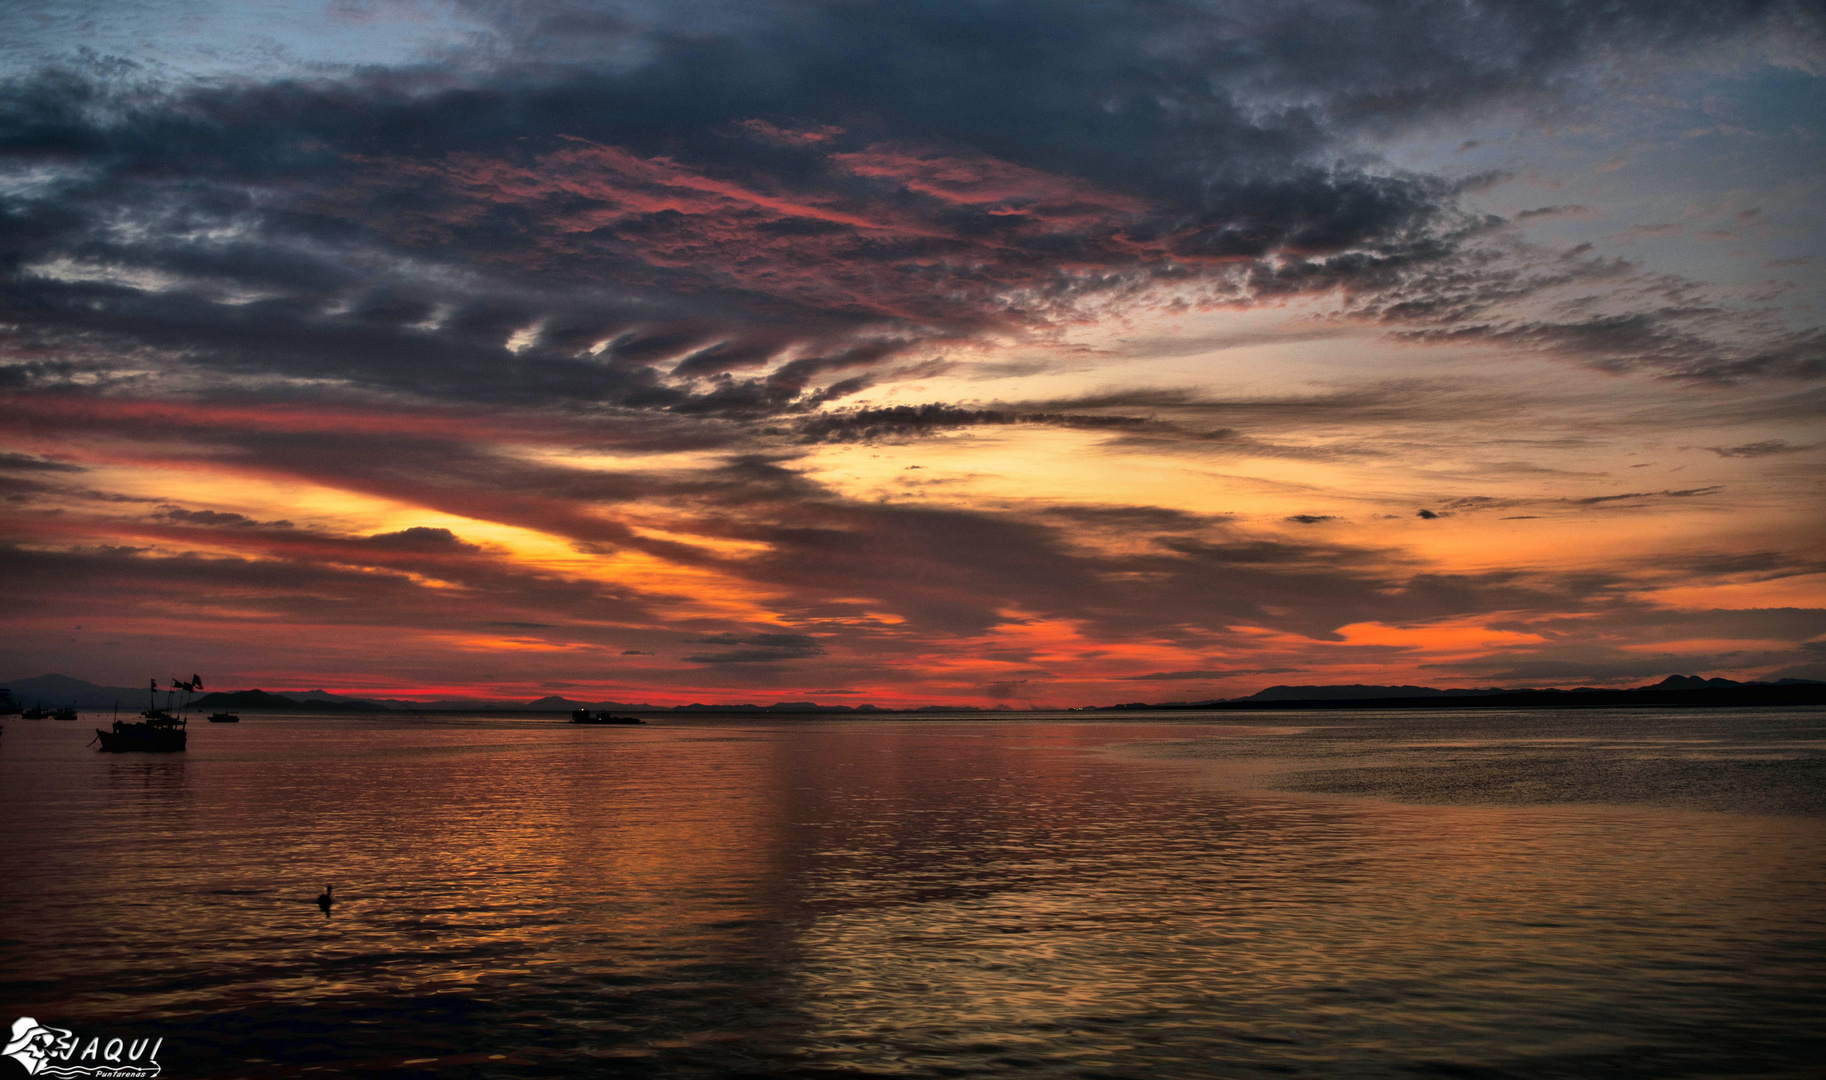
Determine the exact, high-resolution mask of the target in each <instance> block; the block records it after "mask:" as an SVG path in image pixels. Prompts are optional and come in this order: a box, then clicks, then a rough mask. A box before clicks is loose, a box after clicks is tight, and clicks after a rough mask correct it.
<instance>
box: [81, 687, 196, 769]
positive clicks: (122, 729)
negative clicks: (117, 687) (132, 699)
mask: <svg viewBox="0 0 1826 1080" xmlns="http://www.w3.org/2000/svg"><path fill="white" fill-rule="evenodd" d="M202 688H203V680H201V679H199V678H197V677H196V676H194V675H193V676H191V678H190V681H189V682H179V681H178V680H176V679H173V680H171V691H170V692H169V693H167V694H166V701H165V704H166V705H167V706H169V705H170V704H171V700H170V695H171V693H176V692H177V691H179V690H183V691H184V692H185V694H184V701H185V704H186V705H188V704H189V701H190V695H191V694H194V693H196V692H197V691H198V690H201V689H202ZM158 689H159V681H158V680H157V679H154V680H152V689H151V696H150V697H149V698H148V700H147V702H146V711H145V712H143V713H140V717H141V719H140V720H138V721H137V722H131V723H130V722H128V721H124V720H116V721H114V730H112V731H103V730H102V729H100V728H96V729H95V737H96V738H97V739H100V740H101V748H102V750H103V751H104V752H107V753H114V754H120V753H127V752H130V751H136V750H141V751H149V752H153V753H167V752H171V751H176V750H182V749H184V744H185V742H186V741H187V739H188V736H187V734H186V733H185V730H184V728H185V723H186V721H185V717H184V715H183V708H181V707H180V708H179V710H178V715H176V716H173V715H172V714H171V713H169V712H167V711H166V710H165V709H161V708H159V707H158Z"/></svg>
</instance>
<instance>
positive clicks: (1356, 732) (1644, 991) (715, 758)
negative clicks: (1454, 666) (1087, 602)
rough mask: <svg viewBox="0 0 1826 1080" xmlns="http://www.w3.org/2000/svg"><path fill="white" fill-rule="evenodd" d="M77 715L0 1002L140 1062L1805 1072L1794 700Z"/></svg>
mask: <svg viewBox="0 0 1826 1080" xmlns="http://www.w3.org/2000/svg"><path fill="white" fill-rule="evenodd" d="M101 719H104V718H101V717H93V716H88V715H85V716H84V718H83V721H84V722H82V723H78V724H70V723H58V722H55V721H21V720H19V719H17V718H8V719H7V720H6V722H5V733H4V735H3V736H0V815H3V817H0V822H3V827H4V839H3V841H0V856H3V857H0V936H3V937H4V941H3V942H0V1010H7V1011H4V1014H3V1015H0V1025H3V1024H6V1023H10V1021H11V1019H12V1018H13V1017H14V1016H19V1015H31V1016H34V1017H36V1018H37V1019H38V1020H40V1021H42V1022H45V1023H49V1024H53V1025H57V1026H61V1027H66V1028H73V1029H76V1030H78V1031H79V1033H80V1032H87V1031H98V1032H104V1033H109V1034H116V1035H122V1036H142V1035H143V1036H160V1037H163V1038H164V1039H165V1042H164V1044H163V1048H162V1050H161V1053H160V1060H161V1061H162V1062H163V1064H164V1066H165V1075H166V1076H170V1077H215V1076H222V1077H230V1076H249V1077H259V1076H305V1075H307V1074H309V1075H316V1074H319V1073H323V1072H337V1073H352V1074H359V1075H382V1074H386V1075H400V1076H406V1075H411V1076H428V1075H440V1076H458V1077H462V1076H477V1077H525V1076H549V1075H556V1076H568V1075H579V1074H590V1075H597V1074H601V1075H615V1076H636V1077H638V1076H743V1075H746V1076H825V1075H829V1076H839V1075H840V1076H846V1077H853V1076H895V1077H941V1076H942V1077H955V1076H977V1075H1002V1074H1020V1075H1023V1076H1036V1077H1138V1078H1139V1077H1174V1076H1197V1077H1202V1076H1238V1077H1253V1076H1289V1075H1293V1076H1352V1077H1383V1076H1387V1077H1411V1076H1416V1075H1427V1076H1455V1077H1509V1076H1515V1077H1524V1076H1525V1077H1548V1076H1552V1077H1560V1076H1580V1077H1585V1076H1644V1077H1649V1076H1652V1077H1676V1076H1743V1077H1751V1076H1756V1077H1764V1076H1809V1075H1811V1076H1818V1075H1822V1074H1823V1073H1826V1070H1823V1069H1822V1062H1826V1038H1823V1036H1822V1031H1826V710H1821V709H1794V710H1764V711H1742V712H1725V711H1719V712H1672V711H1670V712H1638V711H1628V712H1625V711H1616V712H1598V713H1592V712H1584V713H1570V712H1569V713H1544V712H1533V713H1507V714H1505V713H1484V712H1467V713H1424V714H1393V713H1380V714H1337V713H1327V714H1292V713H1274V714H1253V715H1241V714H1228V715H1223V716H1219V717H1216V718H1215V719H1213V718H1212V717H1210V716H1187V715H1185V714H1152V715H1142V716H1127V717H1125V718H1123V719H1121V720H1110V719H1108V718H1101V717H1100V718H1096V719H1087V718H1085V717H1084V716H1082V715H1072V714H1058V715H1051V714H1031V715H1030V714H1022V715H1021V716H1020V717H1019V718H1016V719H999V720H985V719H951V720H945V719H875V720H853V721H852V720H798V719H791V720H766V721H756V720H754V719H752V718H743V719H722V720H718V719H716V718H696V719H688V720H687V719H671V718H663V719H660V720H658V721H656V722H654V723H653V724H651V725H649V726H647V727H644V728H634V729H617V728H577V727H573V726H571V725H569V724H566V723H561V722H558V721H556V720H553V719H551V718H549V717H546V718H533V717H487V718H479V717H453V716H452V717H399V716H354V717H348V716H341V717H328V716H286V717H278V716H259V715H252V714H250V715H248V716H247V717H246V719H245V721H244V722H243V723H241V724H239V725H235V726H229V725H209V724H196V725H193V726H192V728H191V749H190V750H189V752H187V753H185V754H181V755H149V754H127V755H106V754H99V753H97V752H95V751H94V750H93V749H92V748H88V747H86V746H85V745H84V744H85V742H87V740H88V739H89V738H91V736H92V731H93V728H94V727H95V726H97V721H99V720H101ZM325 883H333V884H334V885H335V892H336V896H337V897H338V898H339V900H340V903H338V904H337V905H336V906H335V908H334V911H333V913H332V914H331V915H329V916H328V917H326V916H325V915H324V914H323V913H322V912H320V911H319V910H318V908H317V907H316V905H315V904H314V903H313V899H314V898H315V897H316V895H317V893H318V892H319V891H320V890H321V888H322V887H323V885H324V884H325ZM13 1067H14V1066H12V1065H10V1064H8V1065H4V1066H3V1067H0V1068H3V1069H6V1070H10V1069H12V1068H13ZM21 1075H23V1074H21Z"/></svg>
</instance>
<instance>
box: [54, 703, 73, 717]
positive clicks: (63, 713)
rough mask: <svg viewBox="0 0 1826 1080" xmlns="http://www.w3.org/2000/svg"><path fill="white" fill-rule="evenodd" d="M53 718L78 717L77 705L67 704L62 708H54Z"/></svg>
mask: <svg viewBox="0 0 1826 1080" xmlns="http://www.w3.org/2000/svg"><path fill="white" fill-rule="evenodd" d="M51 719H53V720H74V719H76V706H74V705H65V706H64V707H63V708H61V709H54V710H52V712H51Z"/></svg>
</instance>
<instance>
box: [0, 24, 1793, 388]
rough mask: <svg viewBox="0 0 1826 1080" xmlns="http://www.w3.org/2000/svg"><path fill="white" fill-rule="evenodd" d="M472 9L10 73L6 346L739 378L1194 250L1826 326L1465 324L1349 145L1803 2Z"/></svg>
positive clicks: (1683, 355)
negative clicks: (401, 38)
mask: <svg viewBox="0 0 1826 1080" xmlns="http://www.w3.org/2000/svg"><path fill="white" fill-rule="evenodd" d="M481 10H483V11H485V12H486V14H487V15H488V17H490V18H491V19H493V20H494V21H496V23H497V34H496V38H495V42H496V44H495V46H494V47H493V48H492V50H491V51H487V52H479V53H476V54H474V55H468V56H464V55H453V56H450V57H446V58H444V62H443V63H441V64H440V65H439V66H438V67H437V69H436V70H435V71H433V70H430V69H393V70H387V71H380V70H371V71H364V72H358V73H350V74H346V75H345V76H344V77H342V78H340V79H335V80H329V79H324V80H318V81H302V80H291V81H281V82H274V83H268V84H260V83H255V82H233V83H227V82H225V83H220V84H211V85H203V86H194V87H175V86H163V85H161V84H159V83H157V82H155V81H153V79H152V78H151V77H150V73H148V72H145V71H139V70H135V69H134V68H133V65H132V64H131V63H126V64H110V63H92V64H89V65H88V66H87V67H82V66H76V67H72V68H67V69H64V70H58V71H47V72H43V73H39V74H37V75H33V76H21V77H19V78H16V79H15V80H14V81H13V82H12V83H11V84H10V85H8V86H7V87H6V92H5V94H4V95H3V98H0V155H4V156H5V157H7V158H9V159H11V160H12V161H14V162H15V163H17V164H19V165H20V166H22V167H26V168H29V169H33V170H37V171H38V174H39V179H38V180H37V181H36V185H35V186H33V185H26V186H24V187H22V188H20V189H18V191H17V192H16V193H14V194H12V195H10V196H8V197H7V198H6V199H5V205H4V213H3V216H0V268H4V270H5V272H6V273H7V275H8V277H7V279H6V280H5V282H4V284H3V285H0V316H4V317H6V318H7V320H8V321H10V322H13V323H15V324H17V325H19V326H23V327H27V328H28V329H27V330H25V331H23V332H21V333H20V334H19V335H18V336H17V337H16V339H15V340H13V341H12V342H10V343H9V346H8V348H9V351H10V352H12V353H13V355H14V356H15V357H16V358H17V359H18V362H17V363H14V364H11V365H8V366H6V367H4V368H0V377H4V378H5V379H7V380H8V381H15V382H17V381H23V382H22V384H23V385H34V384H39V383H43V382H46V381H55V380H57V379H59V378H68V377H71V376H72V375H74V374H75V372H74V370H67V369H59V368H58V367H57V364H59V363H63V364H68V363H71V362H70V361H51V360H49V359H46V358H44V357H41V356H34V355H29V354H31V353H39V352H63V353H65V354H66V355H67V354H68V353H69V352H70V350H71V347H72V346H75V345H78V344H80V345H81V346H82V348H83V350H85V351H94V350H97V349H99V350H100V351H101V352H102V353H103V354H114V355H118V356H120V357H122V358H123V359H125V358H126V357H129V356H132V357H134V358H136V359H138V360H141V361H144V360H146V359H152V360H154V361H155V362H156V366H159V367H163V368H165V369H167V370H171V369H182V368H187V367H196V368H200V369H203V370H205V371H208V372H211V373H213V374H215V375H217V376H220V375H229V376H234V377H238V378H243V379H259V378H268V377H274V376H282V377H285V378H303V379H311V380H330V381H335V382H341V383H344V384H347V385H349V386H353V387H363V388H373V389H377V390H383V391H389V392H407V393H412V394H418V395H424V396H428V397H433V398H448V399H455V400H470V401H499V402H517V403H523V404H528V405H551V404H556V403H560V402H563V403H574V404H578V403H580V404H598V405H605V406H613V407H620V408H627V409H636V410H649V411H650V410H679V411H683V412H686V413H689V414H692V415H704V414H727V415H736V416H744V415H756V414H767V413H773V412H779V411H782V410H787V409H791V408H795V407H799V408H802V407H805V406H806V405H807V404H810V403H814V401H815V400H823V399H818V398H816V395H815V394H812V393H811V392H812V391H813V389H814V387H815V386H816V385H817V384H819V383H820V382H823V381H827V380H829V379H830V378H831V377H833V376H837V375H841V376H842V378H841V380H840V381H842V382H844V383H845V384H846V388H848V389H849V390H850V391H851V392H853V388H857V387H860V386H862V385H866V381H867V376H866V374H864V372H866V371H867V370H870V369H875V368H878V367H880V366H881V365H882V364H884V363H886V362H891V361H893V360H895V359H896V358H899V357H901V356H903V355H915V354H917V353H918V352H919V351H920V350H921V349H923V348H928V347H932V346H938V345H942V344H943V343H945V342H948V341H953V340H958V339H960V338H967V337H970V336H973V335H976V334H979V333H983V332H987V331H992V330H993V331H1009V330H1014V331H1019V330H1022V329H1026V328H1032V327H1035V326H1043V325H1046V324H1048V323H1049V322H1050V320H1052V319H1053V318H1055V317H1056V316H1057V315H1058V314H1060V313H1061V312H1063V311H1064V310H1066V309H1067V308H1069V306H1070V305H1071V304H1073V303H1075V302H1077V301H1078V300H1079V299H1081V298H1083V297H1086V296H1091V295H1097V294H1106V293H1115V294H1122V293H1124V292H1127V291H1130V290H1134V289H1136V288H1141V287H1145V286H1147V285H1148V284H1149V283H1154V282H1182V281H1192V280H1202V281H1204V282H1206V285H1207V287H1208V288H1209V289H1211V290H1214V295H1222V296H1226V297H1230V298H1232V299H1236V298H1243V297H1247V296H1249V295H1251V294H1257V295H1263V296H1274V295H1280V294H1285V293H1288V292H1298V291H1303V290H1322V289H1332V288H1339V287H1345V288H1350V289H1354V290H1357V291H1358V293H1359V294H1360V299H1361V300H1362V302H1363V304H1364V310H1366V311H1372V310H1373V311H1375V312H1377V313H1379V314H1380V315H1382V316H1383V317H1386V318H1391V319H1397V320H1404V319H1415V318H1420V319H1427V320H1432V321H1433V322H1435V323H1439V324H1440V325H1438V326H1437V327H1436V328H1435V331H1434V332H1438V333H1459V334H1467V335H1481V336H1483V337H1486V338H1489V339H1491V340H1499V341H1505V342H1509V343H1515V344H1519V345H1523V346H1525V347H1538V348H1550V349H1556V350H1565V351H1571V352H1573V353H1576V354H1579V355H1589V356H1590V357H1591V358H1592V362H1594V363H1599V364H1607V365H1612V366H1621V367H1632V366H1635V367H1642V366H1647V367H1652V368H1656V369H1658V370H1659V369H1669V370H1676V371H1681V372H1686V373H1688V374H1693V375H1695V376H1696V377H1747V376H1751V375H1756V374H1771V373H1773V374H1802V375H1805V374H1812V373H1817V372H1816V371H1815V369H1816V367H1817V366H1818V364H1819V360H1818V354H1819V342H1818V341H1817V340H1816V339H1814V338H1809V337H1807V336H1806V335H1798V336H1796V335H1790V336H1789V337H1787V338H1781V337H1779V336H1777V337H1773V338H1771V337H1768V335H1765V338H1767V340H1766V341H1764V342H1763V344H1761V345H1753V346H1739V347H1737V349H1736V351H1735V353H1734V354H1732V355H1728V356H1726V357H1724V358H1723V359H1722V360H1715V361H1702V360H1699V359H1696V358H1697V357H1700V356H1701V355H1702V354H1704V352H1705V349H1706V347H1707V346H1708V345H1715V344H1716V343H1715V342H1714V341H1713V340H1712V338H1710V337H1707V336H1706V335H1705V334H1704V333H1702V332H1700V330H1698V329H1695V328H1694V327H1693V326H1691V325H1687V324H1682V323H1679V320H1678V319H1674V320H1673V321H1670V319H1673V317H1672V316H1669V315H1667V314H1666V313H1660V312H1657V313H1652V314H1642V315H1619V316H1616V317H1614V318H1613V319H1612V320H1611V321H1609V322H1605V321H1595V322H1594V321H1587V322H1584V323H1576V322H1565V323H1556V324H1538V323H1528V324H1508V323H1494V322H1490V321H1488V320H1485V321H1483V322H1478V323H1474V324H1470V325H1465V326H1460V325H1458V324H1459V323H1460V322H1462V321H1463V318H1464V317H1465V316H1466V315H1469V314H1471V312H1470V311H1469V310H1466V309H1464V305H1463V304H1462V303H1461V302H1460V298H1459V293H1460V292H1462V291H1463V287H1462V284H1457V285H1455V284H1454V281H1453V275H1454V274H1457V275H1461V276H1462V275H1463V274H1464V273H1466V272H1467V271H1466V269H1465V267H1464V266H1461V265H1459V264H1458V263H1455V262H1454V259H1455V258H1456V256H1457V254H1458V253H1459V252H1461V251H1462V250H1463V246H1464V245H1465V244H1466V243H1467V242H1469V240H1470V239H1471V238H1473V237H1475V236H1476V235H1478V234H1479V233H1480V232H1481V231H1483V230H1487V229H1489V228H1491V227H1493V224H1494V223H1491V222H1488V221H1484V220H1481V219H1475V218H1471V217H1467V216H1466V215H1464V214H1463V213H1462V212H1460V211H1459V210H1458V209H1457V206H1456V199H1457V195H1458V192H1460V191H1462V190H1464V187H1465V184H1466V183H1470V181H1454V182H1447V181H1444V180H1441V179H1438V178H1433V177H1427V176H1421V175H1414V174H1408V173H1402V172H1399V171H1397V170H1391V169H1387V168H1382V167H1372V166H1364V165H1350V164H1343V163H1341V162H1342V160H1343V158H1342V157H1341V156H1340V154H1339V151H1340V149H1341V148H1342V144H1341V143H1340V141H1339V140H1340V139H1343V138H1346V137H1348V135H1349V133H1350V132H1351V131H1353V130H1356V129H1358V128H1364V127H1374V128H1378V129H1387V128H1389V127H1391V126H1397V127H1398V126H1400V125H1403V124H1408V123H1414V122H1422V121H1426V122H1431V121H1432V120H1434V119H1437V116H1438V114H1439V113H1440V112H1441V111H1442V110H1444V111H1451V110H1465V109H1472V108H1478V107H1482V106H1485V105H1490V104H1495V103H1507V104H1514V103H1518V102H1519V103H1523V104H1529V105H1531V107H1532V106H1540V107H1553V106H1554V103H1555V102H1556V101H1559V100H1560V99H1561V98H1562V97H1563V96H1564V95H1565V94H1566V93H1568V92H1570V91H1571V90H1573V89H1576V88H1577V87H1578V86H1580V85H1582V84H1583V81H1584V79H1585V76H1584V75H1583V72H1584V71H1585V67H1584V65H1586V64H1587V63H1588V62H1589V61H1591V60H1593V59H1594V58H1608V57H1613V56H1630V55H1647V54H1650V53H1653V52H1654V51H1655V50H1672V49H1679V48H1683V47H1687V46H1690V45H1694V44H1699V43H1704V42H1707V41H1712V40H1716V39H1720V38H1723V37H1727V36H1731V35H1738V34H1743V33H1747V32H1750V31H1752V30H1756V29H1759V28H1767V27H1780V28H1783V29H1784V30H1785V31H1786V32H1788V33H1789V34H1791V35H1793V36H1795V39H1796V40H1798V41H1801V42H1803V43H1806V42H1813V41H1815V40H1816V39H1817V36H1818V24H1819V20H1818V18H1817V15H1816V13H1815V12H1814V9H1813V8H1812V7H1810V6H1808V5H1801V4H1788V3H1756V2H1748V0H1744V2H1738V3H1729V4H1712V3H1708V4H1698V3H1677V4H1666V3H1657V4H1627V3H1626V4H1616V5H1605V6H1603V7H1602V8H1591V9H1587V8H1583V7H1579V6H1565V7H1561V6H1547V5H1536V4H1522V3H1515V4H1485V5H1479V6H1476V7H1471V8H1466V7H1464V6H1462V5H1456V4H1445V3H1418V4H1413V5H1406V6H1403V7H1402V8H1400V9H1398V10H1382V9H1378V10H1375V11H1373V12H1372V11H1370V10H1368V9H1364V8H1361V7H1358V6H1353V5H1344V4H1338V3H1298V4H1295V3H1289V4H1271V5H1265V6H1264V5H1251V6H1250V7H1249V8H1248V9H1246V10H1244V9H1240V8H1239V9H1236V10H1228V9H1225V8H1222V7H1207V6H1195V5H1185V4H1141V3H1133V4H1110V5H1056V4H1037V3H1006V4H995V5H980V4H939V3H931V4H911V5H893V6H883V7H874V6H859V5H852V4H836V3H832V4H807V5H793V6H791V7H780V8H769V7H757V8H754V9H752V10H747V11H743V12H741V13H739V14H738V13H733V12H730V11H727V10H724V9H720V8H705V7H699V6H694V5H677V6H674V7H670V8H668V9H667V10H665V11H662V12H659V13H657V14H655V13H652V12H644V13H641V14H639V15H638V16H637V15H635V14H633V13H631V12H630V11H629V10H625V9H622V8H619V7H616V6H612V5H603V6H600V7H595V6H591V5H580V4H540V5H533V6H520V5H515V6H511V7H483V8H482V9H481ZM607 55H613V56H615V57H617V58H618V59H616V60H615V61H613V62H602V61H600V60H599V59H598V58H599V57H601V56H607ZM628 58H633V59H628ZM1270 257H1272V261H1270ZM1428 267H1431V268H1434V269H1431V270H1429V269H1426V268H1428ZM1439 268H1455V269H1447V270H1441V269H1439ZM1479 288H1480V289H1481V290H1482V293H1483V294H1484V298H1483V299H1482V300H1481V301H1479V303H1481V304H1484V305H1486V306H1487V305H1488V304H1489V303H1492V302H1494V300H1495V299H1497V297H1494V296H1493V294H1492V290H1493V289H1494V288H1495V286H1494V285H1492V284H1491V283H1489V282H1486V283H1484V285H1482V286H1480V287H1479ZM1372 296H1373V297H1375V298H1374V299H1372ZM1473 306H1475V305H1473ZM1447 309H1457V314H1449V313H1448V312H1447ZM1442 320H1443V321H1442ZM1689 322H1690V320H1689ZM1619 339H1631V340H1632V341H1633V344H1630V345H1628V346H1627V347H1622V346H1618V345H1616V344H1613V343H1614V342H1616V341H1618V340H1619ZM1645 342H1646V343H1647V344H1646V345H1645V344H1644V343H1645ZM1713 352H1714V353H1716V349H1715V348H1714V350H1713ZM770 365H778V368H777V370H776V371H775V372H774V373H773V374H772V375H771V376H770V377H767V378H758V377H757V378H728V376H730V375H731V374H732V373H734V372H739V371H742V370H745V369H749V368H755V367H761V366H770ZM662 368H665V369H666V370H665V371H662V370H661V369H662ZM60 370H63V371H64V372H65V373H64V374H62V375H60V374H59V372H60ZM845 372H848V374H843V373H845ZM90 377H93V373H92V372H91V373H90ZM700 380H712V381H710V382H709V383H708V384H707V385H704V386H702V387H699V386H697V385H695V384H696V383H697V382H698V381H700ZM827 392H828V391H827Z"/></svg>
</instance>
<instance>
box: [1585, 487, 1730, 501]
mask: <svg viewBox="0 0 1826 1080" xmlns="http://www.w3.org/2000/svg"><path fill="white" fill-rule="evenodd" d="M1723 490H1724V488H1723V487H1722V486H1720V485H1717V484H1714V485H1712V486H1710V487H1699V488H1683V489H1681V490H1679V491H1632V492H1628V493H1626V494H1623V495H1592V496H1590V497H1588V498H1584V499H1568V500H1566V501H1567V502H1569V503H1572V504H1573V505H1574V506H1602V505H1603V504H1605V503H1615V502H1639V501H1641V500H1643V499H1692V498H1697V497H1699V496H1702V495H1716V494H1718V493H1719V492H1721V491H1723Z"/></svg>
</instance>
